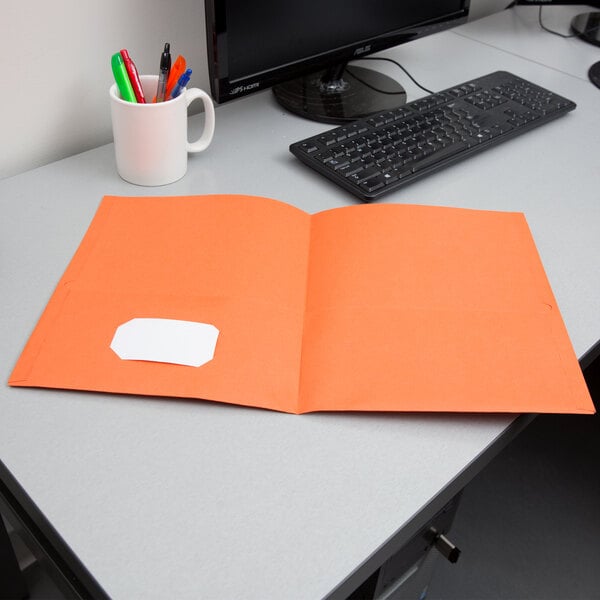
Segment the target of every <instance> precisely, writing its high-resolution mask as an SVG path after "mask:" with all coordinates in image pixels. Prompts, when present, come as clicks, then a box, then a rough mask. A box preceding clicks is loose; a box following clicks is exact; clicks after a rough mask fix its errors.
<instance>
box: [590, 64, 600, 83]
mask: <svg viewBox="0 0 600 600" xmlns="http://www.w3.org/2000/svg"><path fill="white" fill-rule="evenodd" d="M588 77H589V78H590V81H591V82H592V83H593V84H594V85H595V86H596V87H598V88H600V62H597V63H594V64H593V65H592V66H591V67H590V70H589V71H588Z"/></svg>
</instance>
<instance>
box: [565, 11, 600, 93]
mask: <svg viewBox="0 0 600 600" xmlns="http://www.w3.org/2000/svg"><path fill="white" fill-rule="evenodd" d="M571 30H572V31H573V33H575V35H576V36H578V37H579V38H581V39H582V40H584V41H585V42H588V43H589V44H594V45H595V46H600V12H598V11H594V12H589V13H582V14H580V15H577V16H576V17H574V18H573V20H572V21H571ZM588 77H589V79H590V81H591V82H592V83H593V84H594V85H595V86H596V87H599V88H600V62H597V63H594V64H593V65H592V66H591V67H590V70H589V71H588Z"/></svg>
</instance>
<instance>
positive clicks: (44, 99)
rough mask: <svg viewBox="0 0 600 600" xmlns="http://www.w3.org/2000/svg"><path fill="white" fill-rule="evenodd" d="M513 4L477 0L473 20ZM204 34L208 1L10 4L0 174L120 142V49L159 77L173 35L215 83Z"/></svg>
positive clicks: (3, 36) (5, 13)
mask: <svg viewBox="0 0 600 600" xmlns="http://www.w3.org/2000/svg"><path fill="white" fill-rule="evenodd" d="M249 1H251V0H249ZM283 1H285V0H283ZM506 4H507V0H471V13H472V18H478V17H480V16H483V15H484V14H488V13H491V12H494V11H495V10H500V9H502V8H504V6H506ZM205 40H206V34H205V25H204V1H203V0H170V1H167V0H28V1H23V0H2V9H1V11H0V44H1V45H2V56H3V63H4V66H3V73H4V76H3V81H2V83H1V84H0V85H1V93H0V114H1V115H2V121H3V123H2V128H1V133H0V136H1V140H2V142H1V145H0V148H1V149H0V179H1V178H3V177H7V176H10V175H14V174H16V173H19V172H22V171H26V170H28V169H31V168H34V167H36V166H40V165H43V164H46V163H49V162H52V161H54V160H58V159H60V158H63V157H65V156H70V155H72V154H76V153H78V152H82V151H83V150H87V149H89V148H93V147H95V146H98V145H101V144H104V143H107V142H110V141H112V133H111V125H110V108H109V102H108V89H109V87H110V85H112V82H113V79H112V72H111V68H110V57H111V55H112V54H114V53H115V52H118V51H119V50H120V49H121V48H127V49H128V50H129V53H130V55H131V56H132V58H133V59H134V61H135V62H136V65H137V67H138V70H139V71H140V73H156V72H157V70H158V64H159V59H160V53H161V51H162V47H163V44H164V42H167V41H168V42H170V43H171V51H172V54H174V55H176V54H183V55H184V56H185V57H186V59H187V62H188V64H189V66H190V67H191V68H192V69H193V75H192V80H191V85H193V86H197V87H202V88H204V89H208V87H209V86H208V71H207V61H206V41H205Z"/></svg>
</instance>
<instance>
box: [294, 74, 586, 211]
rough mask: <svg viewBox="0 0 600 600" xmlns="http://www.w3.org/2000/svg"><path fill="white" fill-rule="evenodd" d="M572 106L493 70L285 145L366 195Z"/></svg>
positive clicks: (379, 193)
mask: <svg viewBox="0 0 600 600" xmlns="http://www.w3.org/2000/svg"><path fill="white" fill-rule="evenodd" d="M575 106H576V105H575V103H574V102H572V101H571V100H567V99H566V98H563V97H561V96H558V95H557V94H554V93H553V92H550V91H548V90H546V89H544V88H541V87H539V86H538V85H535V84H533V83H531V82H529V81H526V80H525V79H521V78H520V77H517V76H515V75H512V74H510V73H507V72H505V71H497V72H496V73H491V74H490V75H485V76H483V77H479V78H477V79H473V80H471V81H468V82H466V83H463V84H460V85H457V86H454V87H452V88H449V89H447V90H444V91H442V92H438V93H435V94H431V95H430V96H426V97H424V98H420V99H419V100H415V101H413V102H409V103H407V104H404V105H402V106H400V107H398V108H395V109H393V110H389V111H384V112H381V113H377V114H375V115H372V116H370V117H367V118H364V119H360V120H358V121H353V122H351V123H349V124H348V125H343V126H341V127H337V128H335V129H331V130H329V131H327V132H325V133H322V134H319V135H315V136H313V137H310V138H307V139H305V140H302V141H300V142H296V143H295V144H292V145H291V146H290V151H291V152H292V154H294V155H295V156H296V157H298V158H299V159H300V160H301V161H302V162H303V163H305V164H307V165H308V166H309V167H312V168H313V169H315V171H318V172H319V173H321V174H322V175H325V177H327V178H329V179H331V180H332V181H334V182H335V183H337V184H338V185H340V186H341V187H343V188H345V189H347V190H348V191H350V192H352V194H354V195H355V196H357V197H358V198H360V199H361V200H364V201H365V202H370V201H372V200H375V199H377V198H379V197H380V196H382V195H383V194H387V193H388V192H391V191H393V190H396V189H398V188H399V187H400V186H402V185H406V184H407V183H410V182H412V181H414V180H415V179H418V178H419V177H424V176H425V175H428V174H429V173H432V172H433V171H436V170H438V169H440V168H442V167H445V166H447V165H449V164H452V163H454V162H456V161H458V160H461V159H463V158H466V157H467V156H471V155H472V154H474V153H476V152H479V151H481V150H484V149H485V148H489V147H491V146H495V145H496V144H499V143H500V142H503V141H504V140H508V139H510V138H512V137H515V136H516V135H519V134H521V133H524V132H526V131H529V130H530V129H533V128H535V127H538V126H539V125H542V124H544V123H547V122H548V121H551V120H552V119H555V118H556V117H558V116H560V115H563V114H565V113H567V112H569V111H571V110H573V109H574V108H575Z"/></svg>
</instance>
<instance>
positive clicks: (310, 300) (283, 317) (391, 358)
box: [9, 195, 594, 413]
mask: <svg viewBox="0 0 600 600" xmlns="http://www.w3.org/2000/svg"><path fill="white" fill-rule="evenodd" d="M141 317H152V318H160V319H179V320H187V321H193V322H200V323H209V324H212V325H214V326H215V327H217V328H218V330H219V332H220V333H219V338H218V341H217V344H216V350H215V352H214V358H213V359H212V360H210V361H209V362H207V363H206V364H204V365H202V366H200V367H190V366H182V365H177V364H169V363H162V362H150V361H143V360H123V359H121V358H119V357H118V356H117V355H116V353H115V352H114V351H113V350H112V349H111V347H110V344H111V339H112V337H113V335H114V333H115V330H116V328H117V327H118V326H119V325H121V324H122V323H125V322H127V321H129V320H131V319H134V318H141ZM9 383H10V385H13V386H35V387H51V388H64V389H79V390H96V391H104V392H113V393H127V394H142V395H153V396H155V395H159V396H169V397H181V398H197V399H204V400H213V401H219V402H227V403H233V404H242V405H248V406H256V407H263V408H268V409H274V410H280V411H285V412H290V413H303V412H310V411H330V410H331V411H349V410H352V411H354V410H359V411H471V412H515V413H517V412H534V413H538V412H555V413H563V412H572V413H593V412H594V407H593V404H592V401H591V399H590V396H589V393H588V391H587V388H586V385H585V382H584V380H583V377H582V374H581V370H580V368H579V364H578V362H577V358H576V356H575V353H574V351H573V348H572V346H571V344H570V341H569V337H568V334H567V331H566V329H565V326H564V324H563V321H562V319H561V316H560V312H559V310H558V307H557V304H556V300H555V299H554V296H553V294H552V290H551V288H550V285H549V283H548V280H547V278H546V275H545V273H544V270H543V267H542V264H541V261H540V259H539V256H538V254H537V251H536V248H535V245H534V242H533V239H532V237H531V234H530V232H529V229H528V227H527V224H526V221H525V218H524V216H523V215H522V214H520V213H508V212H493V211H479V210H468V209H458V208H445V207H433V206H411V205H401V204H379V205H353V206H348V207H343V208H336V209H332V210H327V211H323V212H320V213H317V214H314V215H310V214H308V213H306V212H303V211H302V210H300V209H298V208H295V207H293V206H290V205H288V204H285V203H283V202H279V201H276V200H270V199H267V198H258V197H249V196H227V195H217V196H191V197H147V198H145V197H131V198H129V197H111V196H107V197H105V198H104V199H103V200H102V203H101V205H100V207H99V209H98V211H97V213H96V216H95V217H94V219H93V221H92V223H91V225H90V228H89V230H88V231H87V233H86V235H85V237H84V239H83V241H82V243H81V245H80V247H79V249H78V250H77V252H76V254H75V256H74V257H73V259H72V261H71V263H70V264H69V266H68V268H67V270H66V272H65V274H64V275H63V277H62V279H61V280H60V282H59V284H58V286H57V288H56V290H55V292H54V294H53V296H52V298H51V300H50V302H49V303H48V306H47V307H46V309H45V311H44V313H43V315H42V317H41V318H40V321H39V323H38V325H37V327H36V328H35V330H34V332H33V334H32V335H31V337H30V339H29V341H28V343H27V345H26V347H25V349H24V351H23V353H22V355H21V357H20V359H19V361H18V363H17V365H16V366H15V369H14V371H13V373H12V375H11V377H10V381H9Z"/></svg>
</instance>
